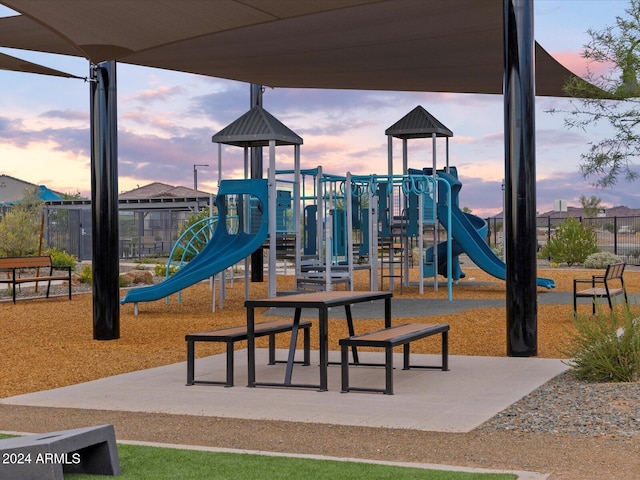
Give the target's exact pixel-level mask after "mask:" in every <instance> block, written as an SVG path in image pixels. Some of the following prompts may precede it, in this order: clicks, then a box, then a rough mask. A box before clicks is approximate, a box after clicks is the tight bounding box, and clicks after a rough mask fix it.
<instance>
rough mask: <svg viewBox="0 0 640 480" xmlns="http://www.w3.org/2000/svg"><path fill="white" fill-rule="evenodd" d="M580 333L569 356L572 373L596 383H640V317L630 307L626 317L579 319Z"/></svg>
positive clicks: (604, 315) (608, 315)
mask: <svg viewBox="0 0 640 480" xmlns="http://www.w3.org/2000/svg"><path fill="white" fill-rule="evenodd" d="M574 325H575V327H576V333H575V335H574V336H573V338H572V341H571V342H570V345H569V347H568V349H567V351H566V352H564V353H565V354H567V355H568V356H569V358H571V360H569V362H568V364H569V366H570V367H571V368H570V370H569V372H570V373H571V374H572V375H574V376H575V377H577V378H580V379H582V380H588V381H594V382H637V381H638V380H640V318H637V317H635V315H634V314H632V312H631V310H630V309H629V308H625V309H624V310H623V313H622V315H620V313H619V312H618V311H616V310H614V311H613V312H611V313H609V312H606V313H605V312H603V311H599V312H598V313H597V314H596V315H595V316H586V315H585V316H576V317H575V319H574Z"/></svg>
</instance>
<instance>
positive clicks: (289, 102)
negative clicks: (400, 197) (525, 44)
mask: <svg viewBox="0 0 640 480" xmlns="http://www.w3.org/2000/svg"><path fill="white" fill-rule="evenodd" d="M627 6H628V3H627V1H626V0H535V32H536V33H535V37H536V40H538V42H540V44H541V45H542V46H543V47H544V48H545V49H546V50H547V51H548V52H549V53H551V54H552V55H553V56H554V57H555V58H556V59H557V60H559V61H560V62H561V63H562V64H564V65H565V66H566V67H567V68H569V69H570V70H572V71H573V72H574V73H577V74H582V73H583V72H584V70H585V66H586V63H585V61H584V60H583V59H582V58H581V57H580V53H581V51H582V49H583V45H584V44H585V43H586V42H587V41H588V40H589V37H588V35H587V34H586V31H587V29H588V28H593V29H596V30H599V29H602V28H604V27H605V26H607V25H614V24H615V17H616V15H624V10H625V8H626V7H627ZM11 14H12V12H11V11H10V10H8V9H6V8H4V7H0V16H7V15H11ZM0 51H1V52H4V53H7V54H9V55H14V56H17V57H20V58H24V59H26V60H29V61H32V62H36V63H40V64H43V65H46V66H48V67H52V68H56V69H59V70H63V71H66V72H69V73H73V74H75V75H79V76H87V75H88V70H89V64H88V61H87V60H84V59H78V58H71V57H64V56H57V55H47V54H36V53H30V52H23V51H18V50H12V49H0ZM117 80H118V117H119V118H118V127H119V137H118V146H119V165H118V169H119V190H120V191H127V190H131V189H133V188H136V186H142V185H145V184H147V183H150V182H163V183H168V184H171V185H184V186H188V187H193V166H194V164H209V165H210V167H208V168H207V167H198V188H199V190H203V191H208V192H215V190H216V185H217V182H218V176H217V167H216V163H217V147H216V145H215V144H213V143H212V142H211V136H212V135H213V134H214V133H216V132H218V131H219V130H221V129H222V128H224V127H225V126H226V125H227V124H229V123H230V122H232V121H233V120H235V119H236V118H237V117H239V116H240V115H242V114H243V113H245V112H246V111H247V110H248V109H249V91H250V87H249V85H248V84H246V83H240V82H235V81H229V80H222V79H217V78H209V77H204V76H198V75H189V74H182V73H175V72H170V71H165V70H160V69H151V68H143V67H135V66H128V65H125V64H118V67H117ZM263 105H264V108H266V109H267V110H268V111H269V112H271V113H272V114H273V115H275V116H276V117H277V118H278V119H279V120H281V121H282V122H283V123H284V124H285V125H287V126H288V127H289V128H291V129H292V130H293V131H294V132H296V133H297V134H298V135H300V136H301V137H302V138H303V139H304V144H303V145H302V147H301V160H302V166H303V168H310V167H315V166H317V165H322V166H323V168H324V171H326V172H329V173H333V174H337V175H343V174H345V173H346V172H347V171H350V172H352V173H354V174H373V173H378V174H385V173H386V169H387V167H386V165H387V139H386V136H385V134H384V131H385V129H386V128H388V127H389V126H391V125H392V124H394V123H395V122H396V121H397V120H399V119H400V118H401V117H403V116H404V115H405V114H406V113H408V112H409V111H411V110H412V109H413V108H415V107H416V106H417V105H422V106H423V107H424V108H425V109H426V110H427V111H429V112H430V113H431V114H432V115H433V116H435V117H436V118H437V119H438V120H440V121H441V122H442V123H443V124H445V125H446V126H447V127H448V128H449V129H450V130H452V131H453V133H454V137H453V138H452V139H451V140H450V156H451V164H452V165H456V166H457V167H458V173H459V175H460V180H461V181H462V184H463V187H462V190H461V192H460V206H461V207H468V208H470V209H471V210H472V211H473V213H475V214H477V215H482V216H488V215H493V214H495V213H498V212H500V211H501V210H502V188H501V184H502V178H503V177H504V141H503V98H502V96H499V95H471V94H442V93H404V92H378V91H375V92H374V91H340V90H308V89H271V88H268V87H267V88H266V91H265V93H264V100H263ZM569 106H570V104H569V100H566V99H557V98H547V97H538V98H537V100H536V126H537V133H536V142H537V167H536V168H537V194H538V199H537V204H538V211H540V212H545V211H548V210H551V209H552V208H553V202H554V200H556V199H566V200H567V201H568V204H569V205H570V206H579V197H580V195H586V196H591V195H595V196H597V197H599V198H601V199H602V202H603V204H604V205H605V206H617V205H627V206H629V207H635V208H640V194H639V193H637V192H638V191H640V189H639V188H638V187H639V186H640V185H638V184H633V183H632V184H629V183H626V182H624V181H622V182H621V183H620V184H619V185H617V186H616V187H614V188H613V189H607V190H601V189H595V187H593V186H592V185H591V181H590V180H584V179H582V178H581V176H580V173H579V171H578V164H579V161H580V154H581V153H584V152H586V150H587V143H588V142H589V141H591V140H593V139H597V138H600V137H601V136H602V135H603V134H604V133H606V131H605V126H604V124H603V125H596V126H594V128H593V130H591V131H586V132H583V131H579V130H567V129H566V128H565V127H564V126H563V123H564V117H563V115H560V114H556V115H551V114H549V113H547V111H548V110H549V109H551V108H558V109H563V108H564V109H567V108H569ZM442 146H444V141H443V142H442ZM396 152H397V162H398V165H400V164H401V150H400V143H398V144H397V147H396ZM292 154H293V151H292V149H291V150H289V147H281V148H280V149H278V154H277V155H278V168H292V163H291V158H292ZM440 159H441V164H440V165H442V166H444V156H443V155H441V156H440ZM223 160H224V164H223V175H222V177H223V178H239V177H241V176H242V150H241V149H239V148H235V149H234V148H231V149H230V150H229V151H228V152H227V151H225V153H224V154H223ZM89 162H90V142H89V85H88V84H87V83H85V82H83V81H82V80H77V79H61V78H55V77H48V76H42V75H31V74H25V73H13V72H6V71H0V174H6V175H10V176H12V177H16V178H19V179H22V180H25V181H28V182H31V183H34V184H38V185H40V184H44V185H46V186H48V187H49V188H51V189H53V190H56V191H60V192H64V193H76V192H80V194H81V195H83V196H86V197H89V196H90V173H89ZM409 165H410V167H414V168H421V167H423V166H430V165H431V140H412V141H409Z"/></svg>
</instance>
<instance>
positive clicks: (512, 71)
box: [504, 0, 538, 357]
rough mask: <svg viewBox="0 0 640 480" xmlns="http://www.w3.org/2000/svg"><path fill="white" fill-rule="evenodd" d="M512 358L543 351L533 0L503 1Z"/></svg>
mask: <svg viewBox="0 0 640 480" xmlns="http://www.w3.org/2000/svg"><path fill="white" fill-rule="evenodd" d="M504 52H505V53H504V55H505V72H504V112H505V137H504V138H505V217H504V219H505V259H506V262H505V263H506V285H507V287H506V288H507V291H506V300H507V355H508V356H510V357H530V356H535V355H537V352H538V325H537V323H538V322H537V307H538V306H537V298H536V293H537V292H536V277H537V265H536V172H535V161H536V158H535V85H534V78H535V75H534V39H533V1H532V0H504Z"/></svg>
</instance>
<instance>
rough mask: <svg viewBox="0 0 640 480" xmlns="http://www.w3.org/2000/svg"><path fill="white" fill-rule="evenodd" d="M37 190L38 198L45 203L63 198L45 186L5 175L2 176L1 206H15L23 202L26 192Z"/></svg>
mask: <svg viewBox="0 0 640 480" xmlns="http://www.w3.org/2000/svg"><path fill="white" fill-rule="evenodd" d="M36 188H37V189H38V190H39V193H38V196H39V197H40V199H41V200H43V201H45V202H46V201H50V200H62V198H63V197H62V194H59V193H57V192H54V191H53V190H50V189H49V188H47V187H46V186H45V185H36V184H34V183H30V182H26V181H24V180H20V179H19V178H15V177H11V176H9V175H5V174H4V173H3V174H0V206H7V205H13V204H14V203H15V202H17V201H19V200H22V199H23V198H24V197H25V193H26V192H28V191H33V189H36Z"/></svg>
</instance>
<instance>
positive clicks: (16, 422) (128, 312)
mask: <svg viewBox="0 0 640 480" xmlns="http://www.w3.org/2000/svg"><path fill="white" fill-rule="evenodd" d="M464 270H465V271H466V273H467V278H466V279H465V280H462V281H461V282H460V284H458V285H455V286H454V292H453V296H454V301H455V300H456V299H463V298H475V299H478V298H504V295H505V293H504V292H505V286H504V282H501V281H498V280H496V279H494V278H493V277H490V276H488V275H487V274H485V273H484V272H483V271H481V270H479V269H476V268H464ZM592 273H594V271H589V270H581V269H549V270H540V271H539V272H538V274H539V275H540V276H543V277H548V278H553V279H554V280H555V282H556V285H557V287H556V291H571V289H572V282H573V278H589V277H590V275H591V274H592ZM471 279H473V281H472V280H471ZM625 279H626V281H627V289H628V291H629V292H632V293H639V292H640V271H628V272H626V273H625ZM292 287H293V278H291V277H286V276H278V290H291V289H292ZM266 289H267V285H266V283H263V284H252V285H251V296H252V298H257V297H264V296H266V295H267V290H266ZM356 289H357V290H365V289H368V283H367V281H366V274H365V272H359V274H358V277H357V288H356ZM545 292H546V291H545V290H544V289H541V290H540V295H545ZM419 296H420V295H419V293H418V289H417V287H405V288H404V289H403V292H402V293H400V292H399V290H398V289H396V291H395V292H394V297H398V298H414V297H419ZM446 296H447V291H446V284H441V287H440V289H439V290H438V292H434V291H433V289H431V288H429V287H426V288H425V293H424V295H423V296H422V297H423V298H446ZM243 302H244V285H243V283H242V282H241V281H236V282H235V285H234V286H233V287H232V288H229V289H228V297H227V299H226V300H225V305H224V309H223V310H218V311H216V312H215V313H212V312H211V291H210V290H209V286H208V284H199V285H196V286H194V287H191V288H189V289H187V290H185V291H184V292H183V294H182V302H181V303H178V302H177V301H176V299H175V297H173V298H172V299H171V302H170V303H169V304H166V303H165V302H164V301H157V302H150V303H145V304H141V305H140V314H139V315H137V316H135V315H134V314H133V306H132V305H130V304H129V305H125V306H123V307H122V308H121V314H120V325H121V338H120V339H118V340H111V341H95V340H93V339H92V299H91V295H90V294H75V295H74V297H73V300H71V301H69V300H67V299H66V298H65V297H60V298H53V299H48V300H45V299H29V300H21V301H18V303H17V304H16V305H13V304H12V303H11V302H7V301H3V302H0V358H2V369H0V397H8V396H12V395H16V394H20V393H27V392H33V391H42V390H46V389H50V388H55V387H60V386H64V385H69V384H74V383H80V382H84V381H88V380H92V379H96V378H102V377H105V376H109V375H114V374H118V373H124V372H130V371H135V370H140V369H145V368H151V367H155V366H160V365H166V364H171V363H176V362H182V361H184V360H185V343H184V335H185V334H186V333H192V332H197V331H201V330H207V329H212V328H222V327H224V326H234V325H239V324H242V323H244V322H245V318H246V317H245V310H244V307H243ZM634 308H636V306H634ZM581 311H582V312H584V313H588V312H589V311H590V307H588V306H586V305H584V306H583V307H582V308H581ZM571 315H572V306H571V305H570V304H565V305H539V311H538V354H539V356H540V357H545V358H564V357H563V353H562V352H563V351H564V350H565V347H566V345H567V342H568V341H569V338H570V335H571V332H572V329H573V326H572V323H571ZM257 320H260V318H258V319H257ZM404 320H405V319H403V321H404ZM408 321H412V322H426V323H434V322H442V323H449V324H450V325H451V331H452V332H455V335H451V337H450V353H451V354H452V355H486V356H505V352H506V334H505V323H506V320H505V311H504V309H502V308H479V309H472V310H467V311H464V312H461V313H459V314H455V315H447V316H442V317H426V318H425V317H422V318H413V319H408ZM380 326H382V320H380ZM314 332H315V329H312V348H314V347H315V348H317V337H314V336H313V335H314ZM315 334H316V335H317V332H315ZM346 334H347V331H346V325H345V324H344V322H330V339H329V343H330V345H334V346H336V347H337V343H338V342H337V339H338V338H340V337H342V336H345V335H346ZM278 339H279V341H280V342H282V344H280V345H279V347H280V348H287V346H288V344H287V341H288V340H287V338H286V336H284V335H281V336H279V337H278ZM432 340H433V339H432ZM262 342H266V339H259V346H260V345H263V346H266V343H264V344H263V343H262ZM224 348H225V347H224V345H202V347H199V348H198V356H200V355H202V356H204V355H211V354H214V353H222V352H223V351H224ZM238 348H242V345H240V346H239V347H238ZM334 348H335V347H334ZM438 349H439V345H438V342H437V341H434V342H431V341H430V340H429V339H427V340H425V341H421V342H417V343H416V345H415V351H416V352H421V353H436V352H438V351H439V350H438ZM544 407H545V405H540V406H539V408H541V409H544ZM639 421H640V420H639ZM98 423H113V424H114V425H115V426H116V431H117V433H118V438H121V439H135V440H146V441H158V442H167V443H184V444H194V445H211V446H219V447H228V448H247V449H256V450H270V451H285V450H286V451H288V452H292V451H295V452H297V453H316V454H318V453H319V454H326V455H335V456H341V457H358V458H369V459H376V460H395V461H415V462H429V463H444V464H455V465H461V466H477V467H484V468H509V469H518V470H533V471H539V472H552V473H553V475H552V477H551V478H554V479H556V478H557V479H585V478H594V479H595V478H598V479H600V478H620V479H626V478H629V479H631V478H637V472H638V471H639V470H640V442H639V441H638V440H639V438H640V436H631V437H618V436H615V435H601V436H595V437H594V436H584V435H575V434H567V433H563V432H554V431H545V432H541V433H523V432H519V431H514V432H509V431H481V430H478V431H474V432H471V433H468V434H446V433H432V432H428V433H425V432H418V431H412V430H392V429H374V428H355V427H340V426H335V425H305V424H296V423H287V422H268V421H264V422H255V421H251V422H249V421H246V420H242V419H223V418H201V417H188V416H182V415H164V414H141V413H126V412H110V411H88V410H70V409H51V408H30V407H15V406H9V405H0V430H8V431H30V432H41V431H49V430H56V429H61V428H73V427H75V426H83V425H87V424H98ZM283 438H294V439H295V441H294V442H286V445H288V446H289V448H288V449H285V447H284V445H285V443H284V442H283ZM291 445H294V447H291Z"/></svg>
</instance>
